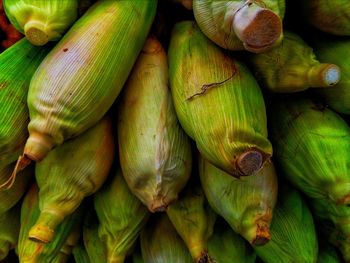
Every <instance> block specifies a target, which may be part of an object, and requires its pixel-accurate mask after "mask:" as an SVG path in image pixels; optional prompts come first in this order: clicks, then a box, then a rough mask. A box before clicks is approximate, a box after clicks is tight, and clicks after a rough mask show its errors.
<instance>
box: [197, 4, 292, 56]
mask: <svg viewBox="0 0 350 263" xmlns="http://www.w3.org/2000/svg"><path fill="white" fill-rule="evenodd" d="M284 11H285V1H284V0H277V1H276V0H259V1H246V0H231V1H228V0H226V1H216V0H193V13H194V16H195V19H196V21H197V23H198V25H199V27H200V29H201V30H202V32H203V33H204V34H205V35H206V36H207V37H208V38H209V39H211V40H212V41H213V42H214V43H216V44H217V45H219V46H221V47H222V48H225V49H229V50H244V49H245V50H248V51H250V52H254V53H261V52H265V51H266V50H268V49H270V48H271V47H273V46H274V45H276V44H278V43H279V41H280V40H281V39H282V37H283V32H282V19H283V16H284Z"/></svg>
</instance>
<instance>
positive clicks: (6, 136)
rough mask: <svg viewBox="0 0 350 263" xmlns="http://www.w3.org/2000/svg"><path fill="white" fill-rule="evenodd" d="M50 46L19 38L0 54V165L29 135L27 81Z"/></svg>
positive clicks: (13, 156)
mask: <svg viewBox="0 0 350 263" xmlns="http://www.w3.org/2000/svg"><path fill="white" fill-rule="evenodd" d="M49 51H50V47H42V48H39V47H35V46H33V45H31V44H30V43H29V42H28V40H26V39H21V40H20V41H18V42H17V43H16V44H14V45H13V46H11V47H10V48H8V49H6V50H5V51H4V52H2V53H1V54H0V105H1V107H0V116H1V122H0V166H5V165H8V164H10V163H12V162H14V161H16V159H17V158H18V155H20V154H21V152H22V151H23V149H24V145H25V141H26V138H27V136H28V130H27V125H28V123H29V111H28V107H27V94H28V89H29V83H30V80H31V78H32V76H33V74H34V72H35V71H36V69H37V67H38V66H39V64H40V63H41V61H42V60H43V59H44V57H45V56H46V55H47V54H48V52H49Z"/></svg>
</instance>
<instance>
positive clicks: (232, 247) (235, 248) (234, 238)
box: [208, 217, 256, 263]
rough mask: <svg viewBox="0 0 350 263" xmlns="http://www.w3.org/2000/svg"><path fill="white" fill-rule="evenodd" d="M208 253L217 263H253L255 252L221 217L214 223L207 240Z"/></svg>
mask: <svg viewBox="0 0 350 263" xmlns="http://www.w3.org/2000/svg"><path fill="white" fill-rule="evenodd" d="M208 247H209V254H210V255H211V256H212V257H213V258H214V260H215V262H217V263H226V262H236V263H254V262H255V261H256V253H255V252H254V250H253V249H252V247H251V246H250V245H249V243H248V242H247V241H245V240H244V239H243V238H242V237H241V236H240V235H238V234H237V233H235V232H234V231H233V230H232V228H231V227H230V226H229V225H228V224H227V223H226V222H225V221H224V220H223V219H222V218H221V217H218V219H217V220H216V223H215V227H214V232H213V235H212V236H211V237H210V239H209V242H208Z"/></svg>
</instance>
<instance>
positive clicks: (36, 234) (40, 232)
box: [28, 225, 55, 244]
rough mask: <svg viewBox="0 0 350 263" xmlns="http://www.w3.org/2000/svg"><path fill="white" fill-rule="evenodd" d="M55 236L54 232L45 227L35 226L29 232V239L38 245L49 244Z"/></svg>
mask: <svg viewBox="0 0 350 263" xmlns="http://www.w3.org/2000/svg"><path fill="white" fill-rule="evenodd" d="M54 235H55V231H54V230H52V229H51V228H49V227H47V226H41V225H35V226H33V227H32V228H31V229H30V231H29V235H28V237H29V239H30V240H32V241H34V242H38V243H44V244H47V243H49V242H50V241H51V240H52V239H53V237H54Z"/></svg>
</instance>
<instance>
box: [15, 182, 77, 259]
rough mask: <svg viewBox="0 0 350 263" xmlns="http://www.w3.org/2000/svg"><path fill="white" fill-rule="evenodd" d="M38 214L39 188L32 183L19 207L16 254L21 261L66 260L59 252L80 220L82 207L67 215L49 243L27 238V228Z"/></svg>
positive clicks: (29, 227)
mask: <svg viewBox="0 0 350 263" xmlns="http://www.w3.org/2000/svg"><path fill="white" fill-rule="evenodd" d="M39 215H40V209H39V188H38V187H37V185H36V184H33V185H32V187H31V188H30V190H29V191H28V192H27V194H26V196H25V198H24V200H23V203H22V208H21V227H20V233H19V242H18V247H17V250H18V256H19V259H20V262H21V263H22V262H23V263H47V262H57V263H64V262H66V259H67V257H66V256H64V255H63V253H62V252H61V250H62V247H64V246H65V244H66V242H67V239H68V238H69V236H70V235H71V234H72V232H73V231H75V229H76V228H77V227H79V225H80V224H81V221H82V215H83V207H82V206H81V207H79V209H77V210H76V211H75V212H74V213H73V214H71V215H69V216H67V217H66V218H65V220H64V221H63V222H62V223H61V224H60V225H59V226H58V227H57V229H56V232H55V237H54V238H53V240H52V241H51V242H50V243H49V244H44V243H41V242H35V241H33V240H31V239H30V238H28V234H29V230H30V229H31V227H32V226H33V225H34V224H35V222H36V221H37V219H38V217H39Z"/></svg>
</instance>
